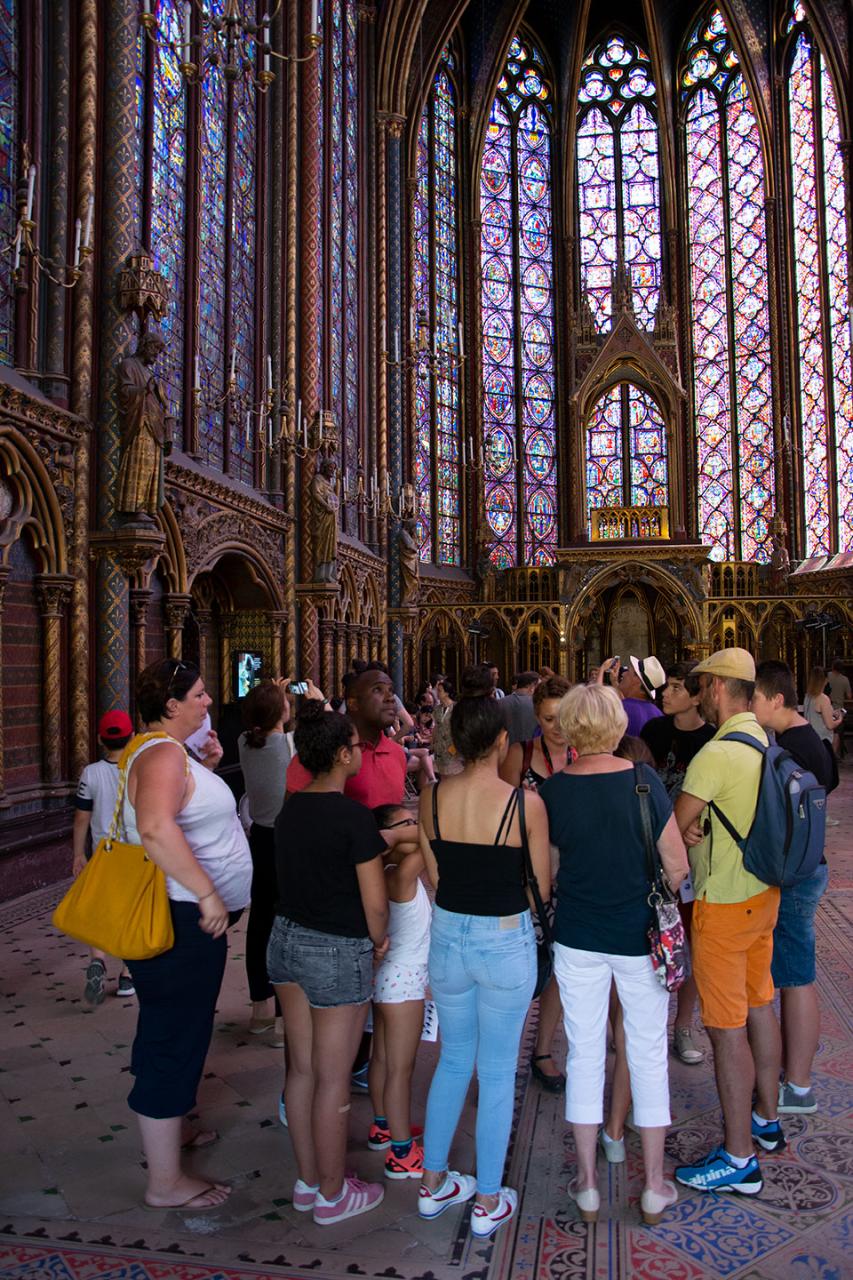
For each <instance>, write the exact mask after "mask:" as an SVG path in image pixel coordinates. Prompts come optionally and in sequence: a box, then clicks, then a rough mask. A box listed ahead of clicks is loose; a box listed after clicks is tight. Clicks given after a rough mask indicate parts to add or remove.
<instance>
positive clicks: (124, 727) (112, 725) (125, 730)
mask: <svg viewBox="0 0 853 1280" xmlns="http://www.w3.org/2000/svg"><path fill="white" fill-rule="evenodd" d="M132 736H133V721H132V720H131V718H130V716H129V715H128V714H127V712H126V711H108V712H107V714H106V715H104V716H101V718H100V720H99V721H98V737H99V738H102V739H103V740H104V742H115V741H116V740H117V739H119V738H130V737H132Z"/></svg>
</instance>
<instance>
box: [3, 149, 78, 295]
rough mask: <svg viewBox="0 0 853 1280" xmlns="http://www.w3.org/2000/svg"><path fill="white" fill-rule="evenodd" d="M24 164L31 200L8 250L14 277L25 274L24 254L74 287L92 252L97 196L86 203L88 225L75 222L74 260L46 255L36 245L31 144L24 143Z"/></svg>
mask: <svg viewBox="0 0 853 1280" xmlns="http://www.w3.org/2000/svg"><path fill="white" fill-rule="evenodd" d="M23 167H24V170H25V171H26V174H27V199H26V204H25V205H22V208H21V213H20V214H19V217H18V225H17V227H16V228H15V235H14V237H13V238H12V239H11V240H10V241H9V243H8V244H7V245H6V251H7V252H8V253H11V254H12V255H13V263H12V278H13V280H14V281H15V283H16V284H17V283H18V282H19V281H20V280H21V279H22V276H23V269H22V267H21V259H22V257H28V258H29V259H30V262H31V263H32V267H33V273H34V274H35V275H38V274H42V275H45V276H47V278H48V280H50V281H51V283H53V284H55V285H58V286H59V287H60V288H61V289H73V288H74V286H75V284H76V283H77V281H78V280H79V279H80V277H81V276H82V274H83V265H84V264H85V262H86V259H87V258H89V257H91V255H92V222H93V219H94V215H95V197H94V196H93V195H90V196H89V199H88V202H87V205H86V221H85V225H84V223H83V221H82V219H80V218H77V219H75V222H74V257H73V259H72V261H71V262H70V263H68V262H60V261H57V259H56V258H46V257H45V256H44V254H42V253H41V252H40V251H39V248H38V245H37V244H36V235H35V230H36V223H35V220H34V218H33V201H34V198H35V190H36V175H37V172H38V169H37V166H36V165H35V164H33V163H32V162H31V161H30V152H29V147H28V146H27V144H26V143H24V147H23Z"/></svg>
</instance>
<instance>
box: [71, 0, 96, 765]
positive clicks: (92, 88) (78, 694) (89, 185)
mask: <svg viewBox="0 0 853 1280" xmlns="http://www.w3.org/2000/svg"><path fill="white" fill-rule="evenodd" d="M76 31H77V69H76V76H75V79H76V89H77V121H76V134H77V191H76V196H75V206H76V216H77V217H78V218H79V219H80V220H81V222H82V223H83V225H84V226H85V225H86V215H87V212H88V208H89V196H90V195H91V194H92V193H93V191H94V177H95V144H96V131H97V109H98V9H97V0H79V3H78V6H77V18H76ZM96 244H97V241H96ZM96 263H97V259H96V258H94V257H92V258H91V259H89V263H88V265H87V266H86V269H85V270H84V272H83V274H82V276H81V277H80V279H79V280H78V282H77V285H76V287H75V289H74V291H73V307H74V313H73V314H74V324H73V328H72V338H71V342H72V347H71V351H72V355H71V409H72V412H73V413H76V414H77V415H78V416H79V417H80V418H82V419H84V420H85V421H86V422H87V423H88V421H89V420H90V419H91V415H92V346H93V339H92V325H93V316H94V275H95V266H96ZM91 452H92V441H91V438H87V439H86V440H85V441H84V442H83V443H82V444H81V445H80V447H79V448H78V449H77V451H76V457H75V465H74V536H73V542H72V546H71V549H70V551H69V556H68V560H69V569H70V571H71V574H72V576H73V578H74V589H73V594H72V599H71V650H70V674H71V698H70V703H71V705H70V721H71V774H72V777H74V778H78V777H79V776H80V774H81V772H82V770H83V767H84V765H86V764H88V762H89V761H90V760H91V758H92V755H91V746H92V738H93V734H92V716H91V714H90V710H89V627H90V618H89V574H90V569H91V562H90V560H89V546H88V541H89V539H88V534H89V501H90V495H89V489H90V475H89V459H90V454H91Z"/></svg>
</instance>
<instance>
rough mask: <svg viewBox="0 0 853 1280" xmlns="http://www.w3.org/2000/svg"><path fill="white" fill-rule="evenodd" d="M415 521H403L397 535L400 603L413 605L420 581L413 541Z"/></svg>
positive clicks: (417, 556) (417, 557) (418, 561)
mask: <svg viewBox="0 0 853 1280" xmlns="http://www.w3.org/2000/svg"><path fill="white" fill-rule="evenodd" d="M416 530H417V521H416V520H414V519H413V517H411V516H410V517H409V518H408V519H407V520H404V521H403V523H402V524H401V525H400V532H399V533H398V534H397V548H398V550H399V553H400V603H401V604H414V601H415V598H416V597H417V594H418V583H419V580H420V558H419V555H418V544H417V541H416V540H415V532H416Z"/></svg>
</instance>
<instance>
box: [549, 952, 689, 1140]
mask: <svg viewBox="0 0 853 1280" xmlns="http://www.w3.org/2000/svg"><path fill="white" fill-rule="evenodd" d="M554 972H555V974H556V976H557V983H558V985H559V988H560V1000H561V1002H562V1005H563V1022H564V1025H565V1028H566V1038H567V1040H568V1042H569V1057H568V1062H567V1065H566V1078H567V1079H566V1119H567V1120H568V1121H569V1123H570V1124H601V1122H602V1120H603V1118H604V1066H605V1059H606V1052H607V1043H606V1040H607V1011H608V1005H609V1002H610V981H611V978H613V979H615V981H616V990H617V991H618V993H619V1000H620V1001H621V1004H622V1013H623V1017H624V1021H625V1043H626V1047H627V1053H628V1070H629V1072H630V1075H631V1095H632V1098H633V1107H634V1123H635V1124H637V1125H638V1126H639V1127H640V1128H653V1127H655V1126H657V1125H667V1124H669V1122H670V1115H669V1058H668V1053H669V1046H668V1043H667V1010H668V1007H669V994H668V992H667V991H666V990H665V989H664V988H663V987H662V986H661V984H660V983H659V982H658V980H657V978H656V977H655V975H654V970H653V969H652V962H651V958H650V957H649V956H615V955H609V954H607V953H605V952H599V951H578V950H576V949H575V948H574V947H564V946H562V945H561V944H560V943H559V942H556V943H555V944H554Z"/></svg>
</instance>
